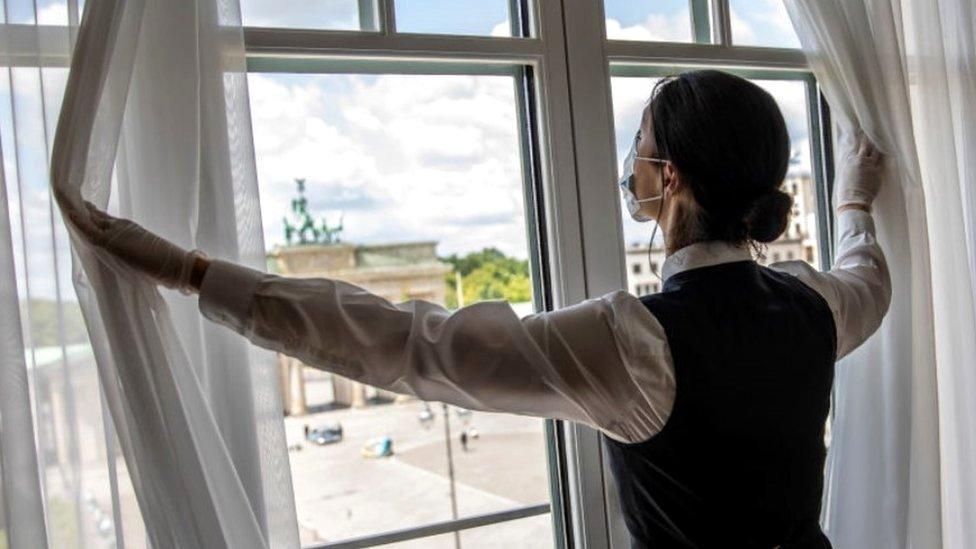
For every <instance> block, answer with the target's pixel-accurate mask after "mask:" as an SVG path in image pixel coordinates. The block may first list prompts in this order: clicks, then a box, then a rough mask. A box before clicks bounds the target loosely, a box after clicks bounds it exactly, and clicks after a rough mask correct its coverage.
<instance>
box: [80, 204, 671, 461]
mask: <svg viewBox="0 0 976 549" xmlns="http://www.w3.org/2000/svg"><path fill="white" fill-rule="evenodd" d="M91 216H92V220H94V221H93V224H92V227H93V228H91V229H89V230H90V232H91V235H90V238H91V239H92V241H93V242H95V243H96V244H97V245H100V246H101V247H103V248H104V249H106V250H108V251H109V252H111V253H113V254H114V255H115V256H116V257H117V258H119V259H121V260H122V261H123V262H124V263H126V264H127V265H129V266H130V267H133V268H135V269H138V270H140V271H142V272H144V273H145V274H147V275H149V276H151V277H153V278H154V279H156V280H157V281H159V282H160V283H162V284H164V285H167V286H169V287H174V288H179V289H183V290H186V291H193V290H198V291H199V292H200V309H201V311H202V312H203V314H204V315H205V316H207V317H208V318H209V319H211V320H213V321H215V322H218V323H220V324H223V325H225V326H227V327H229V328H231V329H232V330H234V331H236V332H238V333H240V334H242V335H244V336H245V337H247V338H248V339H250V340H251V341H252V342H254V343H255V344H257V345H260V346H262V347H265V348H269V349H273V350H276V351H279V352H282V353H284V354H288V355H291V356H295V357H297V358H299V359H300V360H302V361H303V362H305V363H306V364H308V365H309V366H313V367H317V368H321V369H324V370H328V371H331V372H335V373H337V374H340V375H342V376H345V377H348V378H351V379H354V380H357V381H361V382H363V383H366V384H369V385H373V386H376V387H381V388H384V389H388V390H391V391H395V392H399V393H405V394H410V395H415V396H417V397H420V398H423V399H425V400H440V401H444V402H449V403H452V404H456V405H459V406H464V407H466V408H470V409H474V410H484V411H495V412H509V413H516V414H523V415H531V416H538V417H548V418H557V419H566V420H573V421H578V422H581V423H585V424H587V425H590V426H592V427H595V428H598V429H600V430H602V431H603V432H605V433H606V434H607V435H609V436H611V437H613V438H616V439H618V440H622V441H625V442H638V441H641V440H646V439H647V438H649V437H650V436H652V435H653V434H654V433H656V432H658V431H659V430H660V429H661V428H662V427H663V425H664V423H665V421H666V420H667V417H668V415H669V414H670V410H671V406H672V403H673V400H674V389H675V380H674V373H673V368H672V366H671V357H670V351H669V349H668V346H667V339H666V337H665V334H664V330H663V328H662V327H661V325H660V323H658V322H657V320H656V319H655V318H654V317H653V315H651V313H650V312H649V311H648V310H647V308H646V307H644V305H643V304H642V303H641V302H640V301H639V300H638V299H637V298H635V297H634V296H632V295H630V294H628V293H627V292H624V291H622V290H620V291H617V292H611V293H608V294H606V295H604V296H602V297H600V298H593V299H589V300H586V301H584V302H582V303H578V304H576V305H573V306H571V307H566V308H563V309H560V310H557V311H552V312H545V313H538V314H533V315H528V316H526V317H524V318H519V317H518V316H517V315H516V314H515V312H514V311H513V310H512V308H511V307H510V306H509V305H508V304H507V303H505V302H503V301H487V302H481V303H476V304H473V305H469V306H467V307H463V308H461V309H459V310H456V311H453V312H452V311H448V310H447V309H445V308H444V307H442V306H440V305H437V304H434V303H431V302H429V301H424V300H411V301H407V302H404V303H397V304H394V303H391V302H390V301H388V300H386V299H384V298H382V297H380V296H377V295H375V294H372V293H370V292H368V291H366V290H365V289H363V288H360V287H358V286H355V285H353V284H349V283H346V282H342V281H339V280H332V279H326V278H318V279H300V278H285V277H278V276H274V275H269V274H266V273H262V272H260V271H256V270H254V269H249V268H247V267H242V266H240V265H235V264H233V263H229V262H226V261H219V260H214V261H209V260H207V259H205V258H202V257H199V256H196V255H194V254H193V253H188V252H186V251H185V250H183V249H181V248H179V247H178V246H175V245H173V244H172V243H170V242H168V241H166V240H165V239H162V238H160V237H158V236H156V235H154V234H152V233H150V232H148V231H146V230H145V229H143V228H142V227H140V226H139V225H138V224H136V223H134V222H132V221H129V220H125V219H118V218H115V217H112V216H109V215H107V214H104V213H102V212H99V211H97V210H94V211H92V212H91Z"/></svg>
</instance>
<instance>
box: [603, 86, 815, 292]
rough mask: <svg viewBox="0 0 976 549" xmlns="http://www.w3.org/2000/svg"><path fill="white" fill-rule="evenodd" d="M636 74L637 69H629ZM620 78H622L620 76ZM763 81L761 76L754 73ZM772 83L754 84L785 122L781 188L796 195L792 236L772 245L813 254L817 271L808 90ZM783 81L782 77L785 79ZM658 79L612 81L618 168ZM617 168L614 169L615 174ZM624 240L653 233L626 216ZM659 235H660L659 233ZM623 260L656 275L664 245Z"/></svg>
mask: <svg viewBox="0 0 976 549" xmlns="http://www.w3.org/2000/svg"><path fill="white" fill-rule="evenodd" d="M630 70H631V71H634V72H636V71H637V70H638V69H630ZM639 70H641V71H644V72H646V73H648V74H671V73H672V72H673V70H672V69H670V68H664V67H661V68H657V67H641V68H640V69H639ZM620 72H623V71H622V70H621V71H620ZM758 74H760V75H762V76H765V74H763V73H758ZM768 74H769V76H770V77H775V79H773V78H761V79H760V78H756V79H754V81H755V82H756V83H757V84H759V85H760V86H762V87H763V88H765V89H766V91H768V92H769V93H770V94H772V95H773V97H774V98H775V99H776V101H777V103H778V104H779V106H780V109H781V110H782V112H783V116H784V118H785V119H786V124H787V130H788V132H789V134H790V140H791V147H792V159H791V161H790V168H789V171H788V173H787V176H786V181H785V185H784V188H785V189H787V190H793V189H796V191H795V194H794V197H793V199H794V213H793V216H792V217H793V220H794V221H795V222H794V223H792V224H791V225H789V227H791V228H792V229H793V230H792V231H786V232H784V233H783V235H782V236H781V237H780V238H779V240H777V242H776V244H775V246H777V247H778V249H783V251H784V252H785V251H786V250H785V248H787V247H788V248H789V249H790V253H793V254H795V255H796V256H800V255H802V251H803V250H804V249H805V248H804V247H805V246H806V247H808V249H812V250H814V253H813V254H812V256H811V257H812V259H811V260H809V262H810V263H811V264H813V265H815V266H816V265H818V263H817V261H818V260H819V257H818V254H817V253H816V250H817V249H819V246H820V244H819V231H820V228H819V226H818V223H817V219H818V213H817V208H818V203H817V200H816V195H817V193H818V189H817V183H816V179H815V173H814V171H813V164H812V162H811V155H812V154H813V146H812V143H811V138H810V136H811V129H810V119H811V118H810V112H809V106H808V105H809V86H811V84H810V83H809V81H807V80H803V79H790V78H788V77H789V76H790V75H788V74H787V75H782V74H777V73H768ZM784 77H787V78H785V79H784ZM658 79H659V77H657V76H646V77H638V76H615V77H612V78H611V90H612V94H613V95H612V97H613V106H614V113H613V117H614V123H615V127H614V134H615V136H616V138H617V142H616V149H617V150H616V152H617V159H618V163H620V162H623V159H624V158H625V157H626V155H627V151H628V149H629V148H630V145H631V142H632V141H633V136H634V134H635V133H636V131H637V126H638V124H639V123H640V116H641V111H642V110H643V108H644V105H645V103H646V101H647V98H648V97H649V96H650V93H651V90H652V89H653V88H654V84H655V83H656V82H657V81H658ZM619 169H620V166H618V170H619ZM620 200H621V206H620V207H621V211H622V212H625V213H626V206H625V205H624V204H623V199H622V198H621V199H620ZM621 219H622V225H623V231H624V239H625V240H626V241H633V240H637V241H641V240H643V241H645V242H646V241H647V239H648V238H650V233H651V232H652V230H653V226H654V224H653V222H652V223H638V222H635V221H633V220H632V219H631V218H630V217H629V216H627V215H623V216H622V218H621ZM659 232H660V231H659ZM626 255H627V260H628V261H629V262H631V263H632V264H637V263H643V264H648V263H649V266H650V269H651V272H655V273H656V272H658V271H657V267H658V263H659V262H663V260H664V241H663V240H662V239H660V236H658V240H656V241H655V242H654V243H653V244H652V249H651V253H650V257H651V259H648V253H647V248H646V247H644V248H642V249H637V248H628V249H627V250H626ZM772 257H773V260H774V261H778V260H779V259H778V258H779V257H780V252H774V253H772Z"/></svg>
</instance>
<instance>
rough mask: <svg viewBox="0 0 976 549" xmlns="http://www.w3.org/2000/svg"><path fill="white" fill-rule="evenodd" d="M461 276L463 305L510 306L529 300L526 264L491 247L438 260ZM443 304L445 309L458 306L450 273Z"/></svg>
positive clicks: (525, 260)
mask: <svg viewBox="0 0 976 549" xmlns="http://www.w3.org/2000/svg"><path fill="white" fill-rule="evenodd" d="M441 259H442V260H443V261H445V262H447V263H450V264H451V265H453V266H454V271H455V272H458V273H460V274H461V291H462V294H463V299H464V305H470V304H472V303H475V302H478V301H485V300H489V299H504V300H506V301H509V302H511V303H521V302H525V301H531V300H532V283H531V280H530V279H529V261H528V260H527V259H516V258H514V257H509V256H506V255H505V254H504V253H503V252H502V251H501V250H499V249H498V248H494V247H489V248H484V249H483V250H481V251H477V252H471V253H468V254H466V255H464V256H458V255H457V254H451V255H450V256H447V257H443V258H441ZM445 283H446V284H447V297H446V302H447V306H448V307H449V308H452V309H453V308H456V307H457V306H458V302H457V301H458V300H457V283H456V275H455V274H454V272H451V273H448V275H447V277H446V278H445Z"/></svg>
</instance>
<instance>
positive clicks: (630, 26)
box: [603, 0, 693, 42]
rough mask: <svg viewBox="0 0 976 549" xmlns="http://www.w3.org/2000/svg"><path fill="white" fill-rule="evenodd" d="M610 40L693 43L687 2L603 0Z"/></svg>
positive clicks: (677, 0)
mask: <svg viewBox="0 0 976 549" xmlns="http://www.w3.org/2000/svg"><path fill="white" fill-rule="evenodd" d="M603 9H604V12H605V15H606V25H607V38H608V39H610V40H644V41H654V42H691V41H692V36H693V33H692V25H691V11H690V10H689V3H688V0H653V1H644V2H634V1H633V0H604V1H603Z"/></svg>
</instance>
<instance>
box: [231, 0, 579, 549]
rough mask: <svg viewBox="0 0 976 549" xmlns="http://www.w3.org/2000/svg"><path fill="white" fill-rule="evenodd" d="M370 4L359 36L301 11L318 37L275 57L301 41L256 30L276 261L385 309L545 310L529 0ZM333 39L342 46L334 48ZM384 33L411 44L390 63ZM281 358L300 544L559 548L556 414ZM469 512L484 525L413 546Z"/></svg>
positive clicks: (264, 183) (255, 96)
mask: <svg viewBox="0 0 976 549" xmlns="http://www.w3.org/2000/svg"><path fill="white" fill-rule="evenodd" d="M250 1H252V2H254V1H255V0H250ZM245 2H247V0H245ZM255 3H256V4H257V5H258V6H260V5H262V2H255ZM369 3H370V4H372V2H369ZM360 4H362V2H361V3H360ZM377 4H378V10H376V11H370V10H365V11H363V10H360V11H359V12H357V13H358V15H356V16H355V17H358V18H359V19H358V20H355V17H353V14H354V12H353V11H352V9H351V8H349V9H347V10H346V13H347V14H348V17H347V21H353V20H355V21H353V23H348V24H346V25H345V27H342V28H343V29H345V30H346V31H348V30H361V31H363V32H362V33H361V34H350V33H348V32H345V33H343V32H334V29H335V27H337V26H338V25H333V26H332V27H331V28H330V27H328V26H323V25H320V24H318V23H317V22H315V21H318V20H317V19H314V20H313V19H308V20H310V21H313V23H306V26H314V27H315V28H316V29H327V30H317V31H315V32H310V31H304V32H306V33H308V34H307V39H308V45H307V50H304V51H303V50H302V47H298V48H297V50H298V52H297V53H296V54H295V55H293V56H290V57H288V58H282V57H279V56H277V55H275V54H274V52H275V51H276V47H277V44H278V41H279V40H283V39H288V38H291V39H293V36H294V35H291V36H289V35H287V34H286V33H281V32H278V31H275V30H274V29H251V30H249V31H248V33H247V36H246V38H247V42H248V46H247V47H248V50H249V59H248V62H249V65H248V66H249V72H250V74H249V79H248V81H249V91H250V99H251V113H252V126H253V130H254V142H255V150H256V160H257V168H258V185H259V190H260V195H261V205H262V217H263V225H264V231H265V243H266V247H267V251H268V259H269V268H270V269H271V270H274V271H277V272H278V273H280V274H282V275H286V276H327V277H331V278H337V279H342V280H346V281H348V282H351V283H354V284H357V285H360V286H363V287H364V288H366V289H368V290H370V291H372V292H373V293H376V294H379V295H381V296H383V297H386V298H387V299H389V300H391V301H394V302H399V301H403V300H406V299H427V300H429V301H432V302H435V303H439V304H442V305H444V306H446V307H448V308H456V307H460V306H464V305H469V304H471V303H474V302H477V301H480V300H486V299H504V300H507V301H508V302H509V303H510V304H511V306H512V308H513V309H514V311H515V312H516V314H518V315H520V316H521V315H526V314H530V313H532V312H534V311H537V310H540V309H541V308H543V307H547V306H551V305H547V304H549V303H551V301H550V299H551V298H550V297H549V295H548V290H547V287H546V281H545V277H546V274H545V272H544V267H543V266H544V265H547V258H546V256H545V255H544V251H543V250H542V248H541V246H540V245H539V241H540V240H539V239H540V235H543V234H544V231H545V227H544V226H542V225H541V224H540V217H539V216H540V208H541V207H542V203H541V202H540V195H539V193H540V192H541V190H540V185H541V183H543V180H542V177H543V175H542V173H540V168H541V167H542V166H541V164H540V162H539V152H538V147H539V145H540V142H539V138H538V130H537V128H538V126H537V120H536V118H535V117H536V116H537V115H536V114H535V111H536V109H537V108H538V96H537V95H535V93H534V91H533V90H534V89H535V87H536V86H537V85H539V81H537V80H536V79H535V78H536V77H535V76H534V75H535V74H536V72H535V65H534V64H535V63H537V62H538V60H537V57H536V56H535V54H534V53H532V54H531V55H528V56H526V53H525V52H526V48H529V52H530V53H531V52H534V51H538V50H539V47H538V46H537V45H529V46H526V45H522V44H513V43H512V42H511V41H512V38H510V37H511V36H513V35H514V36H523V35H528V34H530V28H529V25H528V21H529V19H528V17H527V13H526V11H525V10H526V9H527V6H528V4H529V3H527V2H525V3H523V2H508V1H507V0H498V1H494V2H492V1H486V2H479V3H477V4H478V5H477V6H471V7H466V8H465V9H457V8H456V5H455V4H453V3H450V2H444V1H434V0H432V1H426V0H425V1H413V0H411V1H403V2H392V1H390V0H384V1H381V2H378V3H377ZM271 11H272V13H273V12H275V11H276V10H274V9H272V10H271ZM275 24H276V25H278V26H291V25H290V24H288V23H287V21H285V22H280V21H279V22H277V23H275ZM297 24H298V25H301V24H302V23H301V20H299V21H298V22H297ZM264 26H274V25H270V24H266V25H264ZM375 29H379V30H378V32H377V31H376V30H375ZM371 31H372V32H371ZM435 35H436V36H435ZM353 40H355V41H353ZM506 40H507V41H506ZM527 40H531V39H527ZM406 41H412V42H409V44H408V43H407V42H406ZM489 41H495V42H496V43H497V45H495V46H491V45H489V44H490V42H489ZM323 43H325V44H326V45H327V46H326V47H327V48H328V47H335V48H336V49H337V50H339V53H335V54H331V55H325V56H323V55H322V51H321V45H322V44H323ZM391 43H393V44H394V46H393V49H394V50H396V48H397V47H399V46H398V44H400V43H403V46H402V47H403V49H404V52H403V53H402V54H396V53H394V54H393V55H390V53H389V51H388V49H389V48H390V44H391ZM350 44H351V45H350ZM418 44H421V45H420V46H418ZM374 46H376V47H377V48H380V47H381V46H382V49H383V50H384V51H383V52H382V55H379V54H377V53H376V52H375V51H374V50H373V49H372V48H373V47H374ZM408 46H409V47H408ZM357 48H358V49H357ZM492 48H496V49H497V50H498V52H497V55H495V56H494V57H491V56H490V55H489V56H488V57H486V56H485V50H486V49H487V50H488V51H491V50H492ZM445 57H451V59H450V60H445ZM513 59H514V60H513ZM519 59H522V61H521V62H519V61H518V60H519ZM306 226H307V227H310V228H308V229H306V228H305V227H306ZM279 361H280V366H281V368H282V371H283V372H282V373H283V375H282V379H287V380H289V381H288V382H287V383H286V386H285V387H284V388H283V396H284V400H285V407H286V412H287V416H286V417H285V419H284V421H285V426H286V433H287V438H288V444H289V448H291V451H290V452H289V458H290V462H291V474H292V484H293V486H294V489H295V504H296V510H297V516H298V520H299V531H300V536H301V542H302V545H303V546H306V547H318V546H321V545H323V544H328V543H332V542H341V541H342V540H349V539H352V538H357V539H362V538H366V539H367V540H371V541H367V542H365V543H367V544H368V545H373V544H385V543H389V542H390V541H405V542H408V543H420V544H424V545H427V544H435V545H433V546H438V545H437V544H440V543H443V544H444V545H445V546H450V545H451V544H452V542H453V541H454V540H457V541H459V542H460V543H461V544H463V545H465V546H466V547H479V546H485V544H486V543H487V544H488V545H490V544H491V543H495V544H501V545H506V546H508V545H515V544H520V543H521V544H526V543H527V544H529V545H532V546H540V547H545V546H554V545H555V544H557V540H559V539H560V536H561V535H562V534H561V528H560V526H559V525H560V522H561V520H562V519H561V516H556V517H554V516H551V515H550V514H549V510H550V506H551V505H555V506H556V507H557V508H560V509H561V503H560V502H559V501H560V500H559V499H558V498H559V497H560V493H559V491H558V490H559V488H558V486H559V482H560V481H559V471H558V469H556V468H555V466H556V463H557V462H555V461H554V460H555V459H557V455H558V451H559V450H558V448H556V446H555V444H554V442H555V438H554V433H555V430H556V429H557V427H558V426H557V425H556V423H555V422H551V421H548V422H547V421H544V420H540V419H536V418H528V417H522V416H511V415H504V414H489V413H482V412H473V411H470V410H464V409H459V408H456V407H453V406H445V405H442V404H440V403H435V402H429V403H428V402H422V401H419V400H417V399H414V398H410V397H406V396H404V395H396V394H392V393H388V392H386V391H381V390H377V389H374V388H370V387H365V386H363V385H361V384H358V383H355V382H352V381H350V380H348V379H343V378H341V377H340V376H335V375H332V374H328V373H325V372H322V371H318V370H314V369H311V368H307V367H305V366H304V365H302V364H301V363H299V362H297V361H295V360H293V359H289V358H287V357H280V358H279ZM554 487H555V488H554ZM553 489H555V490H556V492H555V494H556V500H555V502H554V503H553V502H552V501H551V495H550V494H551V492H552V490H553ZM560 515H561V513H560ZM470 520H476V521H477V523H478V524H484V525H485V526H483V527H481V528H472V529H468V528H465V529H459V530H458V531H457V532H454V533H449V534H442V535H439V536H434V537H430V538H428V539H425V540H423V541H414V542H409V541H408V540H411V539H415V538H418V537H425V536H429V535H430V534H429V533H428V531H429V529H430V528H431V527H432V525H435V524H442V523H447V524H458V525H460V524H462V523H466V521H470ZM459 521H460V522H459ZM391 536H392V537H391ZM489 540H491V541H489Z"/></svg>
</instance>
